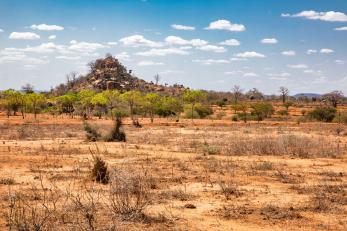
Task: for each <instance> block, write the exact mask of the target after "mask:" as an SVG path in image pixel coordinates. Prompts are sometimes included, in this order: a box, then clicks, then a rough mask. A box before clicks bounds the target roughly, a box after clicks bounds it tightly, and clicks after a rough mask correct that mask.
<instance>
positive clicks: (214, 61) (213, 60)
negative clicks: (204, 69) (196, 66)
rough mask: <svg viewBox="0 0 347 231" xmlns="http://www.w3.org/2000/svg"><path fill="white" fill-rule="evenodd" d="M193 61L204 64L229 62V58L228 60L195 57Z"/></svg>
mask: <svg viewBox="0 0 347 231" xmlns="http://www.w3.org/2000/svg"><path fill="white" fill-rule="evenodd" d="M193 62H195V63H201V64H203V65H212V64H225V63H229V60H226V59H194V60H193Z"/></svg>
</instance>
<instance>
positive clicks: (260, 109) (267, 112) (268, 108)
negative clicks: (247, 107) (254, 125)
mask: <svg viewBox="0 0 347 231" xmlns="http://www.w3.org/2000/svg"><path fill="white" fill-rule="evenodd" d="M251 107H252V109H253V110H252V115H255V116H256V117H257V120H258V121H261V120H263V119H265V118H267V117H270V116H271V115H272V114H273V112H274V109H273V106H272V104H271V103H266V102H259V103H255V104H253V105H252V106H251Z"/></svg>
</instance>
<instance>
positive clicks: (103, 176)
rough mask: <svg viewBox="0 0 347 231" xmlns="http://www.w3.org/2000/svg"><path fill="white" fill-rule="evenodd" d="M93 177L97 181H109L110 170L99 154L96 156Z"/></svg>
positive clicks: (103, 182) (105, 182) (104, 182)
mask: <svg viewBox="0 0 347 231" xmlns="http://www.w3.org/2000/svg"><path fill="white" fill-rule="evenodd" d="M92 178H93V180H95V181H96V182H99V183H102V184H107V183H108V181H109V172H108V169H107V165H106V163H105V161H104V160H103V159H101V157H99V156H97V157H95V158H94V166H93V169H92Z"/></svg>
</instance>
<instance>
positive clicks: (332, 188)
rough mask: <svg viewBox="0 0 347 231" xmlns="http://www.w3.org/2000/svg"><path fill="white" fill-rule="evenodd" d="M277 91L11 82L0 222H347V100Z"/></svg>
mask: <svg viewBox="0 0 347 231" xmlns="http://www.w3.org/2000/svg"><path fill="white" fill-rule="evenodd" d="M280 94H281V95H280V96H264V95H263V94H262V93H261V92H259V91H258V90H257V89H252V90H250V91H249V92H246V93H244V92H243V91H242V89H241V88H240V87H238V86H235V87H234V88H233V91H232V92H231V93H217V92H206V91H196V90H186V91H185V92H184V93H183V94H182V95H177V96H169V95H165V94H160V93H142V92H140V91H116V90H105V91H94V90H81V91H78V92H66V93H64V94H63V95H55V94H54V92H46V93H37V92H34V91H33V90H32V89H31V88H30V86H26V87H25V89H24V91H15V90H7V91H3V92H1V99H0V102H1V109H2V111H1V112H0V131H1V132H0V140H1V143H0V155H1V162H0V167H1V168H0V171H1V174H0V196H1V199H2V200H1V201H0V212H1V220H0V227H1V229H4V230H6V229H10V230H230V229H232V230H273V229H275V230H346V228H347V218H346V215H345V214H346V212H347V177H346V174H347V173H346V169H347V164H346V163H347V162H346V160H347V127H346V122H347V114H346V111H347V107H346V99H345V98H344V97H343V95H342V94H341V93H340V92H332V93H329V94H326V95H324V96H322V97H321V98H307V97H301V98H300V97H298V98H293V97H289V96H288V90H286V89H285V88H281V89H280Z"/></svg>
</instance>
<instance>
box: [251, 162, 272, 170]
mask: <svg viewBox="0 0 347 231" xmlns="http://www.w3.org/2000/svg"><path fill="white" fill-rule="evenodd" d="M251 168H252V169H254V170H256V171H270V170H273V169H274V166H273V163H271V162H269V161H262V162H259V163H254V164H252V165H251Z"/></svg>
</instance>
